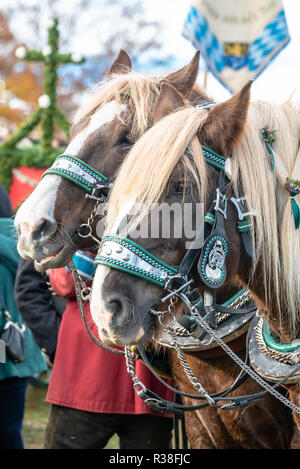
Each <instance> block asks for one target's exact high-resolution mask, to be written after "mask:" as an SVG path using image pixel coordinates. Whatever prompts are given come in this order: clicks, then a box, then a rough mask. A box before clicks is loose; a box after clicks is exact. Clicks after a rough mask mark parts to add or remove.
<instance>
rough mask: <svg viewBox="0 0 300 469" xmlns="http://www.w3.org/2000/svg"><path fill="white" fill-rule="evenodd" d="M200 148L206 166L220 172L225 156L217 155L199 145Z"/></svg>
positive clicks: (223, 165) (223, 166)
mask: <svg viewBox="0 0 300 469" xmlns="http://www.w3.org/2000/svg"><path fill="white" fill-rule="evenodd" d="M201 147H202V152H203V156H204V159H205V161H206V162H207V163H208V164H210V165H211V166H214V167H215V168H217V169H220V170H222V169H224V168H225V161H226V158H225V156H223V155H219V154H218V153H216V152H215V151H213V150H212V149H211V148H208V147H206V146H205V145H201Z"/></svg>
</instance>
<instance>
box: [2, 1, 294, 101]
mask: <svg viewBox="0 0 300 469" xmlns="http://www.w3.org/2000/svg"><path fill="white" fill-rule="evenodd" d="M8 1H11V0H0V3H1V2H3V3H4V4H5V2H8ZM23 1H24V2H25V3H26V2H28V3H32V2H33V3H34V2H35V1H36V0H23ZM123 1H124V2H126V0H123ZM140 1H141V2H143V4H144V6H145V10H146V14H147V19H149V20H152V19H153V20H156V21H159V22H161V23H163V28H162V33H161V36H160V37H159V38H157V40H158V41H159V42H161V44H162V50H161V51H160V52H159V56H160V57H163V56H165V57H166V56H168V55H169V54H172V55H176V57H177V58H178V67H180V66H183V65H185V64H186V63H188V62H189V61H190V59H191V58H192V56H193V54H194V52H195V49H194V47H193V46H192V45H191V43H190V42H189V41H188V40H186V39H184V38H183V36H182V34H181V31H182V27H183V23H184V20H185V18H186V14H187V11H188V9H189V6H190V1H189V0H140ZM249 1H251V0H249ZM73 2H75V3H76V0H61V4H62V7H63V8H64V11H66V12H67V14H68V15H70V14H72V13H71V12H72V4H73V8H74V3H73ZM224 4H225V0H224ZM98 5H99V6H98ZM283 6H284V9H285V13H286V17H287V22H288V27H289V32H290V36H291V42H290V44H289V45H288V46H287V47H286V48H285V49H284V50H283V51H282V52H281V53H280V54H279V55H278V56H277V58H276V59H275V60H274V62H272V63H271V64H270V65H269V66H268V67H267V68H266V69H265V71H264V72H263V73H262V75H261V76H260V77H258V78H257V80H255V82H254V84H253V86H252V98H253V99H265V100H268V101H275V102H282V101H284V100H285V99H288V98H289V97H290V96H291V95H292V94H293V93H294V98H293V99H294V101H297V102H299V104H300V1H299V0H283ZM0 8H1V7H0ZM99 9H100V17H101V16H102V23H101V21H100V22H99V27H97V31H94V33H93V30H92V28H90V27H89V22H90V21H91V15H92V14H93V12H92V11H85V12H82V15H81V18H80V21H81V27H80V31H82V34H80V35H77V34H76V35H74V38H72V46H71V47H72V51H74V52H78V53H81V54H83V55H90V54H93V53H96V52H97V51H99V45H100V44H99V29H100V32H101V34H103V35H105V31H107V30H108V29H110V28H113V24H114V15H113V10H112V9H111V10H109V11H108V12H106V11H105V12H104V11H103V10H102V11H101V0H99V3H98V4H97V13H98V14H99ZM46 13H47V12H46V11H45V16H46ZM16 21H17V18H16ZM16 25H17V27H16V28H15V29H16V31H18V36H19V37H20V39H21V40H22V36H23V38H24V39H25V41H26V38H28V37H30V24H24V19H23V21H17V23H16ZM96 33H97V38H96V37H94V36H93V34H95V35H96ZM100 37H101V36H100ZM24 39H23V40H24ZM120 40H121V38H120ZM121 42H122V41H120V43H121ZM35 46H36V45H35ZM203 65H204V64H203V63H202V65H201V70H203V68H204V67H203ZM165 71H168V70H165ZM150 72H151V71H150ZM198 81H199V84H200V85H201V84H202V83H203V71H200V73H199V79H198ZM297 90H299V91H298V92H297ZM207 92H208V94H209V95H210V96H212V97H213V98H215V99H216V100H217V101H222V100H224V99H227V98H228V97H229V96H230V94H229V92H228V91H227V90H226V89H225V88H224V87H223V86H222V85H221V84H220V83H219V82H218V81H217V80H216V79H215V78H214V77H213V76H212V75H210V74H209V76H208V86H207Z"/></svg>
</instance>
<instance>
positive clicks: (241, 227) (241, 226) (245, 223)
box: [204, 212, 252, 233]
mask: <svg viewBox="0 0 300 469" xmlns="http://www.w3.org/2000/svg"><path fill="white" fill-rule="evenodd" d="M204 222H205V223H208V224H209V225H212V226H213V225H214V223H215V216H214V214H213V213H211V212H207V214H206V215H205V217H204ZM251 226H252V225H251V221H250V219H246V220H242V221H238V222H237V230H238V232H239V233H243V232H244V231H250V230H251Z"/></svg>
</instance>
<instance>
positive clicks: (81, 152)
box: [15, 50, 201, 271]
mask: <svg viewBox="0 0 300 469" xmlns="http://www.w3.org/2000/svg"><path fill="white" fill-rule="evenodd" d="M198 65H199V52H196V53H195V55H194V57H193V58H192V60H191V62H190V63H189V64H188V65H186V66H185V67H183V68H182V69H180V70H178V71H175V72H172V73H169V74H166V75H164V76H159V77H155V76H150V75H147V74H142V73H138V72H133V71H132V66H131V60H130V58H129V56H128V54H127V53H126V52H125V51H123V50H121V51H120V53H119V55H118V57H117V58H116V59H115V61H114V62H113V63H112V65H111V66H110V68H109V70H108V73H107V76H106V78H105V79H104V80H103V81H102V82H100V83H99V84H98V86H97V87H96V88H95V90H94V92H92V93H91V95H90V96H89V97H86V98H85V100H84V103H83V105H82V106H81V107H80V108H79V109H78V111H77V112H76V113H75V115H74V118H73V121H72V126H71V129H70V142H69V144H68V146H67V148H66V150H65V152H64V153H63V154H62V155H60V156H59V157H58V158H57V159H56V160H55V163H54V165H52V167H51V168H49V169H48V170H47V171H46V172H45V173H44V175H43V178H42V180H41V181H40V183H39V184H38V185H37V187H36V188H35V189H34V191H33V192H32V193H31V194H30V196H29V197H28V198H27V199H26V201H25V202H24V203H23V204H22V206H21V207H20V208H19V210H18V211H17V213H16V217H15V228H16V231H17V234H18V251H19V253H20V255H21V256H22V257H23V258H24V259H28V260H34V262H35V268H36V269H37V270H38V271H45V270H47V269H50V268H58V267H63V266H65V265H67V264H68V263H69V262H70V261H71V259H72V257H73V255H74V253H75V252H76V251H77V250H78V249H83V250H87V249H92V248H93V247H95V246H97V244H98V243H99V241H98V237H99V236H101V233H100V234H99V233H98V234H97V232H96V223H97V222H98V221H99V219H100V218H101V216H102V210H103V207H104V204H103V202H105V198H106V195H107V191H108V190H109V186H110V184H111V180H112V179H113V177H114V175H115V173H116V172H117V170H118V167H119V165H120V164H121V162H122V161H123V159H124V157H125V156H126V154H127V153H128V151H129V149H130V147H131V146H132V144H133V143H134V142H135V141H136V140H137V139H138V138H139V137H140V136H141V135H142V134H143V133H144V132H145V130H146V129H147V128H149V127H150V126H151V125H152V111H153V106H154V104H155V102H156V98H157V96H158V94H159V90H160V87H161V83H162V82H164V81H167V82H169V83H171V84H172V85H173V86H174V87H175V88H176V89H178V91H179V92H180V93H181V94H183V95H184V96H187V97H188V96H190V95H191V98H192V99H195V100H196V102H197V99H200V100H201V94H200V93H199V92H196V91H195V90H193V88H194V86H195V81H196V77H197V73H198ZM83 189H84V191H85V192H86V197H84V191H83Z"/></svg>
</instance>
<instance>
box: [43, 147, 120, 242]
mask: <svg viewBox="0 0 300 469" xmlns="http://www.w3.org/2000/svg"><path fill="white" fill-rule="evenodd" d="M48 174H56V175H58V176H61V177H62V178H64V179H67V180H68V181H71V182H72V183H73V184H75V185H76V186H78V187H80V188H81V189H83V190H84V191H85V192H86V194H85V197H86V198H88V199H91V200H94V201H95V204H94V207H93V209H92V211H91V214H90V216H89V218H88V220H87V222H86V223H82V224H81V225H80V227H79V228H78V230H77V234H78V236H80V237H81V238H88V237H90V238H92V239H93V240H94V241H95V242H96V243H97V244H99V243H100V242H101V240H99V239H97V238H96V237H95V236H93V235H92V223H93V221H94V218H95V216H96V215H97V210H98V207H99V205H100V204H101V203H103V202H105V201H106V199H107V196H108V192H109V189H110V188H111V186H112V178H108V177H106V176H104V175H103V174H102V173H100V172H98V171H96V170H95V169H94V168H92V167H91V166H90V165H89V164H87V163H85V162H84V161H83V160H81V159H80V158H77V157H76V156H74V155H68V154H65V153H63V154H61V155H59V156H58V157H57V158H56V159H55V161H54V163H53V164H52V166H51V167H50V168H49V169H47V171H45V172H44V174H43V175H42V177H45V176H47V175H48Z"/></svg>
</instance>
